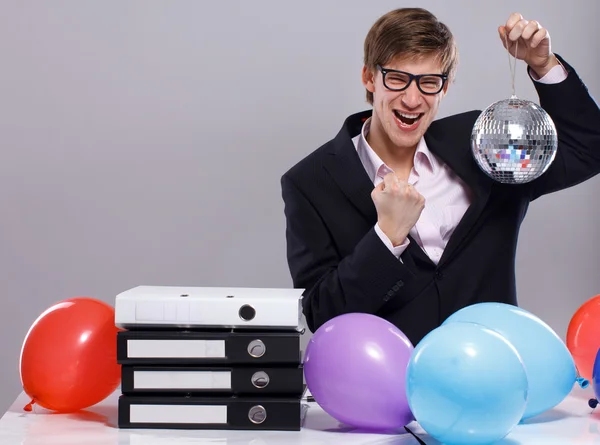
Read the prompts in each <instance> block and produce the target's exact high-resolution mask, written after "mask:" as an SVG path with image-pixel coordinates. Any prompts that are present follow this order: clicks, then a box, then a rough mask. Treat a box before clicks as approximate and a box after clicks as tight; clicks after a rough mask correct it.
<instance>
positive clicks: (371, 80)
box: [362, 65, 375, 93]
mask: <svg viewBox="0 0 600 445" xmlns="http://www.w3.org/2000/svg"><path fill="white" fill-rule="evenodd" d="M362 83H363V85H364V86H365V88H366V89H367V91H370V92H371V93H374V92H375V74H374V73H373V71H372V70H371V69H370V68H368V67H367V66H366V65H365V66H363V69H362Z"/></svg>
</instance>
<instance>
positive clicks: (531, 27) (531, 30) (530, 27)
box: [521, 20, 541, 40]
mask: <svg viewBox="0 0 600 445" xmlns="http://www.w3.org/2000/svg"><path fill="white" fill-rule="evenodd" d="M540 28H541V25H540V24H539V23H538V22H536V21H535V20H532V21H530V22H529V23H528V24H527V26H526V27H525V28H524V29H523V34H522V35H521V37H523V38H524V39H525V40H529V39H531V36H533V35H534V34H535V33H536V32H537V31H538V30H539V29H540Z"/></svg>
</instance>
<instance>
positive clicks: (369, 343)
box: [304, 313, 414, 430]
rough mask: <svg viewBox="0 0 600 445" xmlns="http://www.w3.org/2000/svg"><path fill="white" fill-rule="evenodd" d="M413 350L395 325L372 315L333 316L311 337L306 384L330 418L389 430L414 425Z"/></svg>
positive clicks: (357, 425) (355, 424) (352, 424)
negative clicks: (409, 382)
mask: <svg viewBox="0 0 600 445" xmlns="http://www.w3.org/2000/svg"><path fill="white" fill-rule="evenodd" d="M413 350H414V347H413V345H412V343H411V342H410V340H409V339H408V338H407V337H406V335H404V333H402V331H400V330H399V329H398V328H397V327H396V326H394V325H393V324H392V323H390V322H388V321H387V320H384V319H383V318H380V317H377V316H375V315H371V314H363V313H351V314H344V315H340V316H338V317H335V318H333V319H331V320H329V321H328V322H326V323H325V324H324V325H322V326H321V327H320V328H319V329H317V331H316V332H315V333H314V334H313V336H312V338H311V339H310V341H309V343H308V346H307V348H306V354H305V357H304V376H305V378H306V385H307V386H308V389H309V390H310V392H311V393H312V395H313V397H314V398H315V401H316V402H317V403H318V404H319V405H320V406H321V407H322V408H323V410H324V411H325V412H327V413H328V414H329V415H330V416H331V417H333V418H334V419H336V420H338V421H339V422H342V423H344V424H346V425H350V426H353V427H356V428H361V429H368V430H390V429H398V428H402V427H403V426H404V425H407V424H409V423H410V422H411V421H413V420H414V417H413V415H412V412H411V410H410V407H409V405H408V401H407V398H406V371H407V367H408V363H409V361H410V357H411V354H412V351H413Z"/></svg>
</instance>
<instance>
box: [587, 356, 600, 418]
mask: <svg viewBox="0 0 600 445" xmlns="http://www.w3.org/2000/svg"><path fill="white" fill-rule="evenodd" d="M592 388H593V390H594V395H595V396H596V398H595V399H590V401H589V405H590V408H592V409H594V408H596V406H598V401H600V349H599V350H598V352H596V358H595V359H594V367H593V370H592Z"/></svg>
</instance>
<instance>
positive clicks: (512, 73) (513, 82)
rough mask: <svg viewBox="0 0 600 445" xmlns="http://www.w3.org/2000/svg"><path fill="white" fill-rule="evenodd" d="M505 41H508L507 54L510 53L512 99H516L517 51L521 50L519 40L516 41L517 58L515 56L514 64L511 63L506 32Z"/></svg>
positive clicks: (509, 66)
mask: <svg viewBox="0 0 600 445" xmlns="http://www.w3.org/2000/svg"><path fill="white" fill-rule="evenodd" d="M504 40H505V41H506V52H507V53H508V68H509V69H510V75H511V79H512V97H511V99H516V98H517V95H516V93H515V74H516V68H517V51H518V50H519V39H517V40H516V41H515V56H514V64H511V62H510V50H509V46H508V32H506V31H505V34H504Z"/></svg>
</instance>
